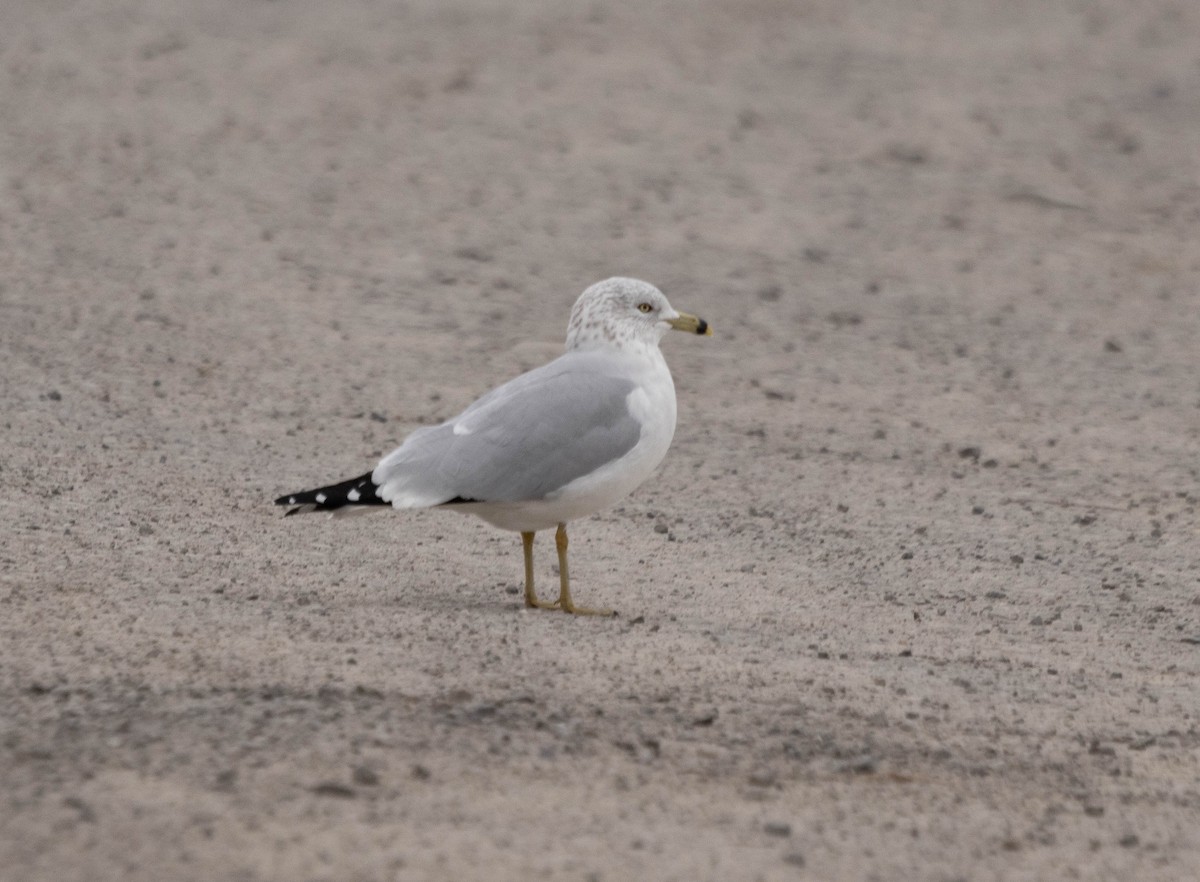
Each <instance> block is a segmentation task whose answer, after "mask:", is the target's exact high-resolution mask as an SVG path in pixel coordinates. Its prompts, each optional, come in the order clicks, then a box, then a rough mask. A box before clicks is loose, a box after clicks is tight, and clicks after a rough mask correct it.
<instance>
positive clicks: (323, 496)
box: [317, 493, 329, 505]
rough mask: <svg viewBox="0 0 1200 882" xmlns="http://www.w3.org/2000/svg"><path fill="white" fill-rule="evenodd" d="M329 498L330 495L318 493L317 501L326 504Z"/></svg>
mask: <svg viewBox="0 0 1200 882" xmlns="http://www.w3.org/2000/svg"><path fill="white" fill-rule="evenodd" d="M328 498H329V497H328V496H326V495H325V494H324V493H318V494H317V503H318V504H319V505H324V504H325V500H326V499H328Z"/></svg>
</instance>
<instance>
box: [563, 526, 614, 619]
mask: <svg viewBox="0 0 1200 882" xmlns="http://www.w3.org/2000/svg"><path fill="white" fill-rule="evenodd" d="M554 545H555V547H556V548H557V549H558V582H559V593H558V604H557V606H558V607H559V608H560V609H561V610H562V611H563V612H566V613H572V614H574V615H577V616H611V615H612V614H613V611H612V610H611V609H588V608H587V607H585V606H576V605H575V604H574V603H573V602H572V601H571V576H570V574H569V573H568V572H567V525H566V524H559V525H558V532H557V533H555V534H554Z"/></svg>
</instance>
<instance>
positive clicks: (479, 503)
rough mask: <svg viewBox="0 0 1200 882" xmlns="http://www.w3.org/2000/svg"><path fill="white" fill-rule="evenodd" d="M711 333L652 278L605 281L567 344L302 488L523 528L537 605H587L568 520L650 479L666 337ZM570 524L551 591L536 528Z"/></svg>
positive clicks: (313, 507)
mask: <svg viewBox="0 0 1200 882" xmlns="http://www.w3.org/2000/svg"><path fill="white" fill-rule="evenodd" d="M672 329H674V330H676V331H687V332H688V333H692V334H704V335H711V334H712V330H711V329H710V328H709V326H708V323H707V322H706V321H704V320H703V319H700V318H697V317H696V316H694V315H688V314H686V313H682V312H677V311H676V310H675V309H673V308H672V307H671V304H670V303H668V302H667V298H666V297H665V296H664V295H663V293H662V292H661V291H659V290H658V289H657V288H655V287H654V286H653V285H651V284H649V283H648V282H642V281H639V280H638V279H625V278H612V279H608V280H607V281H603V282H597V283H596V284H595V285H592V286H591V287H590V288H588V289H587V290H586V291H584V292H583V294H581V295H580V297H579V299H578V300H577V301H575V307H574V309H572V310H571V320H570V322H569V323H568V325H567V347H566V349H567V351H566V352H565V353H563V354H562V355H561V356H559V357H558V358H556V359H555V360H554V361H552V362H550V363H549V364H546V365H543V366H542V367H540V368H536V369H534V370H532V371H529V372H528V373H525V374H522V375H521V376H519V377H517V378H516V379H513V380H510V381H509V382H507V383H505V384H504V385H503V386H499V387H497V388H495V389H493V390H492V391H491V392H489V393H487V394H486V395H484V396H483V397H482V398H480V399H479V400H478V401H476V402H475V403H474V404H472V405H471V406H470V407H468V408H467V409H466V410H464V411H463V412H462V413H461V414H459V415H458V416H456V417H454V418H453V419H450V420H447V421H446V422H444V423H442V424H441V425H438V426H427V427H425V428H421V429H417V430H416V431H415V432H413V433H412V434H411V435H409V436H408V438H407V439H406V440H405V441H404V443H403V444H402V445H400V447H398V448H397V449H396V450H393V451H392V452H391V453H389V454H388V455H387V456H385V457H384V458H383V459H382V460H381V461H380V463H379V465H377V466H376V467H375V469H374V471H371V472H368V473H367V474H365V475H359V476H358V477H357V478H351V479H349V480H347V481H341V482H339V483H337V484H330V485H329V486H327V487H318V488H317V489H315V490H305V491H303V492H300V493H290V494H288V495H287V496H281V497H279V498H278V499H276V500H275V504H276V505H294V506H297V507H296V508H293V509H292V510H291V511H289V512H288V514H289V515H291V514H296V513H297V512H301V511H334V510H336V509H341V508H344V507H346V506H364V505H391V506H392V507H393V508H431V507H442V508H448V509H452V510H454V511H459V512H465V513H468V514H473V515H478V516H479V517H481V518H483V519H484V520H485V521H487V522H488V523H489V524H492V525H493V526H496V527H499V528H500V529H502V530H512V531H514V532H518V533H520V534H521V542H522V545H523V547H524V551H525V603H526V605H527V606H531V607H537V608H539V609H561V610H562V611H564V612H568V613H578V614H589V615H610V614H611V611H610V610H593V609H587V608H585V607H581V606H576V605H575V603H574V601H572V599H571V585H570V576H569V575H568V570H567V522H568V521H572V520H574V519H575V518H579V517H583V516H584V515H589V514H592V513H593V512H596V511H599V510H600V509H602V508H606V507H607V506H610V505H612V504H613V503H615V502H617V501H618V500H620V499H622V498H623V497H624V496H626V495H627V494H628V493H630V492H632V491H633V489H634V488H635V487H637V486H638V485H639V484H641V483H642V482H643V481H645V480H646V479H647V478H648V477H650V474H651V472H653V471H654V469H655V467H656V466H657V465H658V464H659V463H660V462H661V461H662V458H663V457H664V456H666V453H667V448H668V447H670V445H671V438H672V436H673V435H674V434H675V384H674V383H673V382H672V380H671V372H670V370H668V369H667V362H666V359H664V358H663V354H662V351H661V350H660V349H659V348H658V344H659V341H660V340H661V339H662V337H663V335H664V334H665V333H666V332H667V331H669V330H672ZM551 527H557V532H556V533H555V545H556V546H557V548H558V564H559V595H558V600H556V601H553V602H546V601H542V600H538V598H537V594H536V593H535V591H534V586H533V537H534V533H536V532H537V531H538V530H548V529H549V528H551Z"/></svg>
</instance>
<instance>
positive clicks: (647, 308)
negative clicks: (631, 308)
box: [638, 303, 654, 312]
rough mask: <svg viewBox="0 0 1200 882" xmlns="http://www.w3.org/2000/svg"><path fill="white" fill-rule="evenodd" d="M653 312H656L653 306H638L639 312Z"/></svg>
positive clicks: (644, 304)
mask: <svg viewBox="0 0 1200 882" xmlns="http://www.w3.org/2000/svg"><path fill="white" fill-rule="evenodd" d="M653 311H654V307H653V306H651V305H650V304H649V303H639V304H638V312H653Z"/></svg>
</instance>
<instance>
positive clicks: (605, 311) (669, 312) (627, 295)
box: [567, 276, 712, 350]
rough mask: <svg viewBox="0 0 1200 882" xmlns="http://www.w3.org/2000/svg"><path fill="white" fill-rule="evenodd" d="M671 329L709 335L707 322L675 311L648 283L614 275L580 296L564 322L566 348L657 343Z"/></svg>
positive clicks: (624, 346) (615, 346) (710, 330)
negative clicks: (569, 318) (565, 327)
mask: <svg viewBox="0 0 1200 882" xmlns="http://www.w3.org/2000/svg"><path fill="white" fill-rule="evenodd" d="M670 330H676V331H687V332H688V333H691V334H704V335H711V334H712V329H711V328H710V327H709V326H708V322H706V321H704V319H701V318H696V316H694V315H688V314H687V313H683V312H679V311H677V310H675V309H674V308H673V307H672V306H671V304H670V303H668V302H667V296H666V295H665V294H663V292H662V291H659V290H658V289H657V288H655V287H654V286H653V285H651V284H650V283H649V282H643V281H641V280H640V279H625V278H621V277H619V276H617V277H614V278H611V279H605V280H604V281H603V282H597V283H596V284H594V285H592V286H591V287H590V288H588V289H587V290H586V291H584V292H583V293H582V294H580V295H579V299H578V300H576V301H575V308H574V309H572V310H571V321H570V323H569V324H568V325H567V349H568V350H572V349H599V348H609V347H611V348H616V349H623V348H626V347H629V346H638V345H642V346H657V345H658V341H659V340H661V339H662V336H663V334H665V333H666V332H667V331H670Z"/></svg>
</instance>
